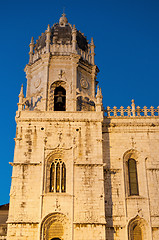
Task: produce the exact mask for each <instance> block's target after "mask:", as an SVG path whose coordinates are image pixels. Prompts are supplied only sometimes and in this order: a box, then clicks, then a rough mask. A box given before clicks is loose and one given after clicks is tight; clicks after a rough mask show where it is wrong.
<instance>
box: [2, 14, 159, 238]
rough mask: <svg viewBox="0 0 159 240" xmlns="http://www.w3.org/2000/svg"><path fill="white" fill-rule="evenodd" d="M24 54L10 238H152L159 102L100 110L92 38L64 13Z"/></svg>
mask: <svg viewBox="0 0 159 240" xmlns="http://www.w3.org/2000/svg"><path fill="white" fill-rule="evenodd" d="M29 55H30V59H29V64H27V65H26V68H25V71H26V76H27V93H26V97H24V95H23V87H22V88H21V91H20V95H19V103H18V111H17V113H16V123H17V130H16V138H15V153H14V162H13V163H10V164H11V165H12V166H13V173H12V185H11V192H10V208H9V215H8V221H7V223H8V231H7V240H29V239H33V240H70V239H72V240H73V239H74V240H86V239H87V240H96V239H99V240H123V239H124V240H136V239H138V240H141V239H142V240H143V239H144V240H158V239H159V213H158V211H159V210H158V209H159V203H158V197H159V192H158V181H159V175H158V173H159V171H158V170H159V157H158V156H159V148H158V143H159V109H158V108H157V109H154V108H153V107H151V108H150V109H147V108H146V107H144V109H140V108H139V107H137V108H136V107H135V103H134V101H132V106H131V107H128V108H127V109H124V108H123V107H121V108H120V109H117V108H116V107H114V108H113V109H110V108H109V107H107V109H106V110H104V109H103V107H102V94H101V89H99V87H97V81H96V75H97V73H98V71H99V70H98V68H97V66H96V65H95V64H94V43H93V39H91V43H90V44H88V42H87V39H86V37H85V36H84V35H83V34H82V33H81V32H80V31H78V30H77V29H76V28H75V26H73V27H72V25H71V24H69V23H68V21H67V18H66V16H65V15H64V14H63V15H62V17H61V18H60V21H59V23H57V24H54V25H53V26H52V27H50V26H49V25H48V28H47V30H46V32H45V33H43V34H42V35H41V37H39V39H38V40H37V42H36V44H34V40H33V38H32V40H31V43H30V53H29ZM96 89H97V93H96ZM130 160H131V161H132V163H133V164H134V166H135V167H134V168H132V167H131V165H130ZM132 189H133V191H134V192H135V194H134V193H133V192H132Z"/></svg>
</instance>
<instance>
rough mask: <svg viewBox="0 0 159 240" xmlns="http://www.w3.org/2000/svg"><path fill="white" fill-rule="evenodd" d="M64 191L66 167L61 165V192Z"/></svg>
mask: <svg viewBox="0 0 159 240" xmlns="http://www.w3.org/2000/svg"><path fill="white" fill-rule="evenodd" d="M65 191H66V167H65V164H64V163H63V164H62V172H61V192H65Z"/></svg>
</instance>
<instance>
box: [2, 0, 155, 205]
mask: <svg viewBox="0 0 159 240" xmlns="http://www.w3.org/2000/svg"><path fill="white" fill-rule="evenodd" d="M63 7H65V12H66V15H67V17H68V20H69V22H70V23H71V24H75V25H76V28H77V29H78V30H80V31H81V32H83V33H84V34H85V35H86V36H87V38H88V39H89V40H90V39H91V37H93V38H94V42H95V45H96V49H95V52H96V57H95V62H96V64H97V66H98V67H99V69H100V73H99V75H98V81H99V83H100V86H101V87H102V93H103V103H104V107H106V106H108V105H109V106H111V107H113V106H114V105H115V106H117V107H120V106H121V105H123V106H124V107H127V106H128V105H130V104H131V99H132V98H134V99H135V103H136V105H139V106H141V107H143V106H144V105H146V106H147V107H150V106H151V105H152V106H154V107H157V106H158V105H159V101H158V91H159V1H157V0H103V1H102V0H98V1H95V0H92V1H91V0H80V1H75V0H67V1H66V0H56V1H55V0H45V1H41V0H38V1H37V0H27V1H25V0H20V1H17V0H14V1H12V0H1V1H0V23H1V27H0V29H1V37H0V49H1V50H0V53H1V55H0V56H1V57H0V67H1V75H0V77H1V95H0V98H1V99H0V101H1V103H2V105H1V119H0V121H1V145H0V147H1V159H0V204H4V203H7V202H8V201H9V191H10V182H11V170H12V168H11V166H10V165H9V164H8V162H12V161H13V155H14V140H13V138H14V137H15V127H16V126H15V120H14V117H15V112H16V110H17V102H18V94H19V91H20V86H21V84H22V83H23V84H24V85H25V86H26V79H25V74H24V72H23V69H24V67H25V65H26V64H27V63H28V52H29V43H30V39H31V37H32V36H33V37H34V39H37V38H38V36H39V35H41V33H42V32H44V31H45V30H46V28H47V25H48V24H50V25H53V24H54V23H55V22H58V20H59V18H60V16H61V14H62V12H63Z"/></svg>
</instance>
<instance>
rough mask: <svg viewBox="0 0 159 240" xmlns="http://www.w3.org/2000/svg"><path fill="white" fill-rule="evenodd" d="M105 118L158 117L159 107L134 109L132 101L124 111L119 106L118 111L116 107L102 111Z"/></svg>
mask: <svg viewBox="0 0 159 240" xmlns="http://www.w3.org/2000/svg"><path fill="white" fill-rule="evenodd" d="M104 112H105V116H106V117H107V118H111V117H155V116H159V106H158V107H157V109H155V108H154V107H152V106H151V107H150V108H149V109H148V108H147V107H146V106H144V107H143V108H140V107H139V106H137V107H135V103H134V100H132V104H131V107H130V106H128V107H127V108H126V109H124V107H123V106H121V107H120V108H119V109H117V107H116V106H114V107H113V109H111V108H110V107H109V106H108V107H107V108H106V109H105V110H104Z"/></svg>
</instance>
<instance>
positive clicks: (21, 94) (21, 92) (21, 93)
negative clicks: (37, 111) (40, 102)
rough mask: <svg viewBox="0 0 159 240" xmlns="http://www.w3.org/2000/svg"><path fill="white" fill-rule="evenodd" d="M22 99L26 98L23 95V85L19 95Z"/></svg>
mask: <svg viewBox="0 0 159 240" xmlns="http://www.w3.org/2000/svg"><path fill="white" fill-rule="evenodd" d="M20 97H22V98H23V97H24V94H23V84H22V85H21V89H20V94H19V98H20Z"/></svg>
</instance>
